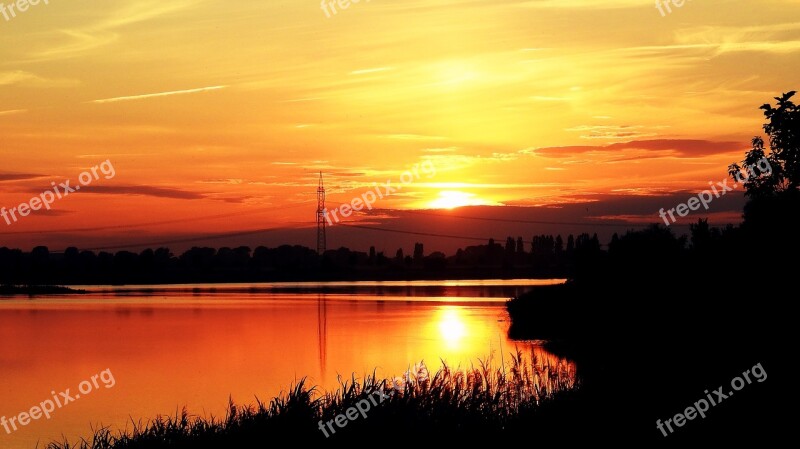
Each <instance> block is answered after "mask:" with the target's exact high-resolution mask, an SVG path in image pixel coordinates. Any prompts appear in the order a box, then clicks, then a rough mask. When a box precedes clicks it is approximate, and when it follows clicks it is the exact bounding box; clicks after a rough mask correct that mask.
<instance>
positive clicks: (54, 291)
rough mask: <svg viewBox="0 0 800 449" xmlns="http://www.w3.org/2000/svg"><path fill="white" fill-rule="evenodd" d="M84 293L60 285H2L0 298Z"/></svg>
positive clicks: (83, 291)
mask: <svg viewBox="0 0 800 449" xmlns="http://www.w3.org/2000/svg"><path fill="white" fill-rule="evenodd" d="M83 293H86V291H85V290H76V289H73V288H69V287H61V286H58V285H0V296H15V295H28V296H37V295H76V294H83Z"/></svg>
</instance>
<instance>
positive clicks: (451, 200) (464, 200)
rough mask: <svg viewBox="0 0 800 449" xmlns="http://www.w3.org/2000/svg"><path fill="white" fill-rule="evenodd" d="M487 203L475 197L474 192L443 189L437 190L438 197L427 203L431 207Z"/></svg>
mask: <svg viewBox="0 0 800 449" xmlns="http://www.w3.org/2000/svg"><path fill="white" fill-rule="evenodd" d="M485 204H488V203H487V202H486V201H483V200H481V199H479V198H476V197H475V194H474V193H466V192H461V191H458V190H443V191H441V192H439V197H438V198H436V199H435V200H432V201H430V202H429V203H428V207H429V208H431V209H455V208H457V207H462V206H481V205H485Z"/></svg>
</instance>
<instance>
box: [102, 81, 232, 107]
mask: <svg viewBox="0 0 800 449" xmlns="http://www.w3.org/2000/svg"><path fill="white" fill-rule="evenodd" d="M226 87H228V86H224V85H223V86H209V87H201V88H197V89H185V90H173V91H169V92H158V93H153V94H142V95H130V96H125V97H114V98H104V99H102V100H93V101H90V102H89V103H97V104H103V103H116V102H119V101H132V100H145V99H148V98H158V97H169V96H172V95H186V94H196V93H200V92H209V91H214V90H220V89H225V88H226Z"/></svg>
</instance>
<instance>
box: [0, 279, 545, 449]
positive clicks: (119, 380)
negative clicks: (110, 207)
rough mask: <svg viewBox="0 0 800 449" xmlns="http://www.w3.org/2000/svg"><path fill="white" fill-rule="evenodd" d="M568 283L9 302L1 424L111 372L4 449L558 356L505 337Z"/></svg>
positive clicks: (262, 289)
mask: <svg viewBox="0 0 800 449" xmlns="http://www.w3.org/2000/svg"><path fill="white" fill-rule="evenodd" d="M558 282H560V281H529V280H514V281H508V280H505V281H463V282H462V281H458V282H450V281H441V282H436V281H433V282H428V281H426V282H356V283H322V284H290V283H282V284H237V285H227V286H224V287H221V286H211V285H190V286H166V287H164V286H158V287H146V286H145V287H135V288H111V287H84V288H86V289H87V290H89V291H90V294H88V295H84V296H78V297H67V298H64V297H62V298H47V297H43V298H38V299H35V300H30V299H27V298H26V299H0V379H2V381H0V417H2V416H5V417H7V418H9V417H11V416H17V415H19V413H20V412H24V411H29V410H30V409H31V407H33V406H36V405H38V404H39V403H41V402H43V401H45V400H47V399H52V396H53V395H52V394H51V391H54V392H55V394H56V396H58V397H59V398H60V397H61V396H60V395H59V394H58V393H60V392H66V389H67V388H69V389H70V395H71V396H75V395H76V393H77V394H80V393H79V391H78V390H79V386H80V385H81V382H82V381H90V382H91V378H92V376H94V375H97V374H99V373H101V372H102V371H105V370H109V371H108V372H107V373H106V375H104V376H102V377H99V378H98V377H96V378H95V382H96V384H97V385H96V386H94V385H91V384H90V383H85V384H83V387H84V389H85V390H88V389H91V390H93V391H91V392H90V393H88V394H85V395H81V397H80V398H78V399H76V400H75V401H74V402H71V403H69V404H68V405H66V406H64V407H63V408H60V409H56V410H55V411H54V412H53V413H52V415H51V419H49V420H47V419H45V418H40V419H38V420H35V421H32V422H30V423H29V424H28V425H27V426H24V427H19V424H17V426H18V427H19V430H17V431H14V432H12V433H11V434H8V433H7V432H6V430H5V429H4V428H3V427H2V426H0V448H9V449H11V448H14V449H16V448H33V447H35V446H36V444H37V442H39V447H43V446H44V445H45V444H46V443H47V442H49V441H51V440H53V439H60V438H61V435H66V436H67V437H69V439H70V440H71V441H75V440H77V438H78V437H81V436H84V437H86V436H88V435H90V434H91V428H92V426H94V427H95V428H96V427H97V426H98V425H111V426H113V427H116V428H125V427H126V425H127V426H128V427H130V422H131V421H130V419H131V418H133V419H134V420H136V421H138V420H139V419H147V418H151V417H154V416H155V415H157V414H174V413H175V412H176V410H178V409H180V408H181V407H183V406H184V405H185V406H187V407H188V409H189V411H190V412H191V413H193V414H198V415H205V416H209V415H211V414H214V415H216V416H221V415H224V412H225V408H226V404H227V402H228V398H229V397H232V398H233V400H234V401H236V402H237V403H240V404H242V403H253V402H254V398H255V397H256V396H258V397H259V398H263V399H269V398H271V397H272V396H274V395H276V394H278V393H279V392H280V391H281V390H285V389H287V388H288V387H289V386H290V384H291V383H293V382H294V381H295V380H297V379H300V378H302V377H304V376H307V377H308V378H309V379H310V381H311V383H312V384H316V385H320V386H322V387H324V388H335V387H336V386H337V376H338V375H339V374H341V375H343V376H347V377H349V376H350V375H351V374H352V373H355V374H356V375H357V376H359V377H361V376H362V375H363V374H364V373H371V372H372V371H373V370H374V369H377V373H378V374H379V375H381V376H394V375H401V374H402V373H403V372H405V371H406V370H407V369H408V368H409V366H413V365H414V364H415V363H419V362H420V361H422V360H424V361H425V362H426V364H427V365H428V367H429V368H430V369H431V370H435V369H436V368H438V367H439V366H440V359H443V360H445V361H446V362H447V363H448V364H450V365H452V366H459V365H460V366H469V365H470V363H472V362H477V361H478V359H479V358H480V359H486V358H488V357H493V360H494V361H495V362H496V363H499V362H500V359H501V353H502V354H503V355H502V356H503V357H507V356H508V354H509V353H510V352H512V351H515V349H516V348H519V349H521V350H524V351H525V352H528V353H529V352H531V351H535V352H536V353H537V355H539V356H541V357H551V358H552V356H551V355H550V354H547V353H546V352H544V351H542V350H541V348H539V347H538V344H537V342H515V341H510V340H508V339H507V337H506V331H507V329H508V325H509V323H508V314H507V312H506V311H505V305H504V303H505V301H506V299H507V298H508V297H509V296H512V295H514V294H517V293H521V292H523V291H526V290H528V289H530V288H531V287H532V286H534V285H542V284H547V283H558ZM109 372H110V375H109ZM111 376H113V381H114V382H113V383H112V382H111ZM112 384H113V386H111V385H112ZM106 386H108V388H106ZM12 430H13V429H12Z"/></svg>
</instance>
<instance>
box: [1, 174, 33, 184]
mask: <svg viewBox="0 0 800 449" xmlns="http://www.w3.org/2000/svg"><path fill="white" fill-rule="evenodd" d="M43 176H44V175H37V174H34V173H0V182H3V181H21V180H24V179H36V178H41V177H43Z"/></svg>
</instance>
